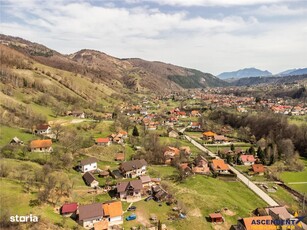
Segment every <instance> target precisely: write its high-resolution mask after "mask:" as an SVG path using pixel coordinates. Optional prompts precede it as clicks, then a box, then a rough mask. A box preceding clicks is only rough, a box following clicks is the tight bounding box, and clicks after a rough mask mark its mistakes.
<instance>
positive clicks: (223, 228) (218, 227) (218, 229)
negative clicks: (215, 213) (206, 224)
mask: <svg viewBox="0 0 307 230" xmlns="http://www.w3.org/2000/svg"><path fill="white" fill-rule="evenodd" d="M212 227H213V228H214V229H215V230H229V229H230V227H231V225H230V224H228V223H223V224H213V225H212Z"/></svg>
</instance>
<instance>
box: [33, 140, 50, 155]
mask: <svg viewBox="0 0 307 230" xmlns="http://www.w3.org/2000/svg"><path fill="white" fill-rule="evenodd" d="M30 149H31V152H52V151H53V149H52V140H50V139H46V140H33V141H31V143H30Z"/></svg>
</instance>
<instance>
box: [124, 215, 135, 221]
mask: <svg viewBox="0 0 307 230" xmlns="http://www.w3.org/2000/svg"><path fill="white" fill-rule="evenodd" d="M135 219H136V215H135V214H132V215H130V216H127V217H126V220H127V221H130V220H135Z"/></svg>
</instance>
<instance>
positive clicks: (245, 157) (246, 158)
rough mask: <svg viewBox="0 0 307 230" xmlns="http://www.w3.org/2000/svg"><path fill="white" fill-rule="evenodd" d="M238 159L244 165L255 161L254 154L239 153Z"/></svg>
mask: <svg viewBox="0 0 307 230" xmlns="http://www.w3.org/2000/svg"><path fill="white" fill-rule="evenodd" d="M240 161H241V162H242V164H244V165H253V164H254V163H255V161H256V159H255V157H254V155H241V156H240Z"/></svg>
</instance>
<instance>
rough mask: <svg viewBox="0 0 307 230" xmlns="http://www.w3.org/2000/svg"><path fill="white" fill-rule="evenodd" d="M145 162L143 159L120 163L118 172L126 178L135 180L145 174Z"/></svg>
mask: <svg viewBox="0 0 307 230" xmlns="http://www.w3.org/2000/svg"><path fill="white" fill-rule="evenodd" d="M146 167H147V162H146V161H145V160H144V159H141V160H133V161H127V162H123V163H121V165H120V167H119V170H120V171H121V173H122V174H123V176H124V177H126V178H136V177H138V176H141V175H144V174H145V173H146Z"/></svg>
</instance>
